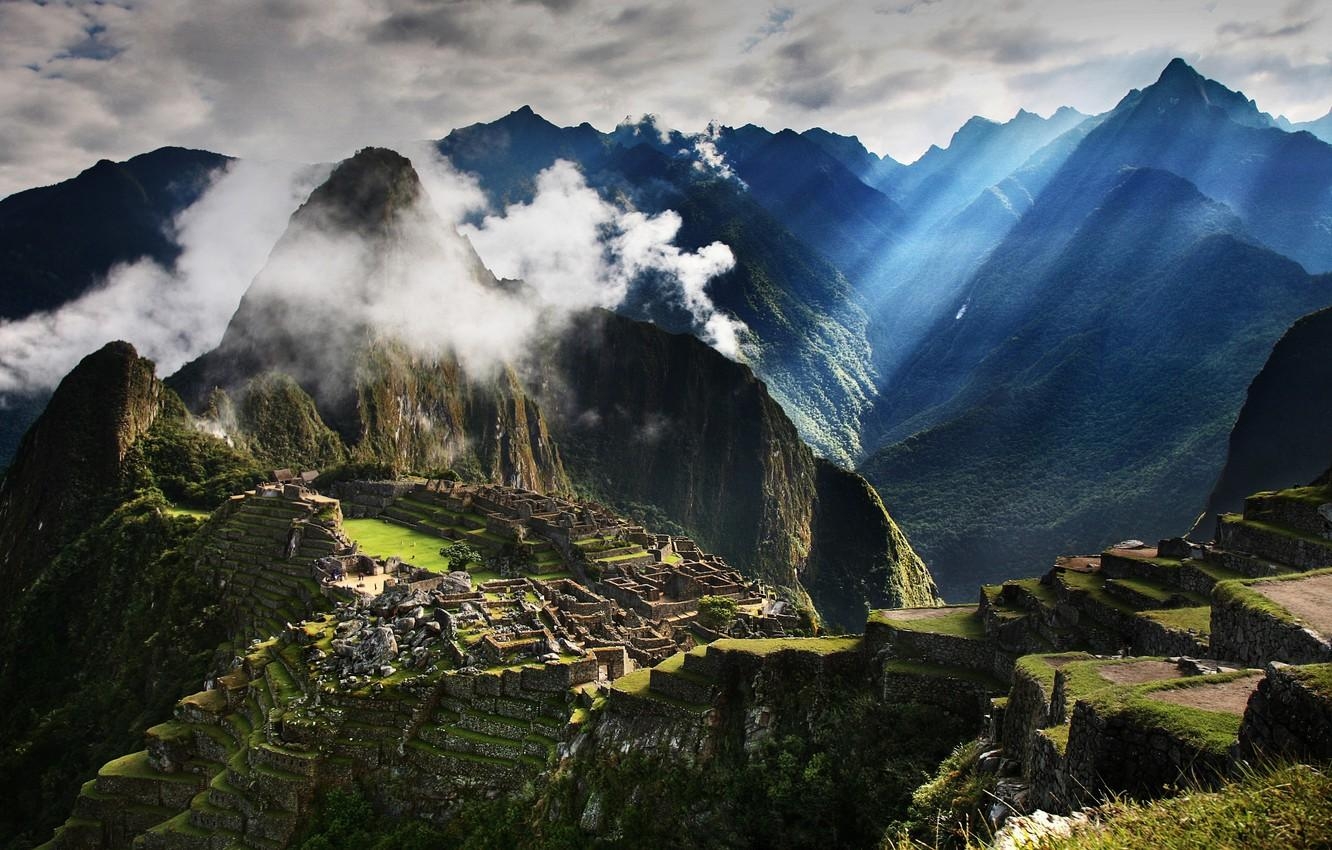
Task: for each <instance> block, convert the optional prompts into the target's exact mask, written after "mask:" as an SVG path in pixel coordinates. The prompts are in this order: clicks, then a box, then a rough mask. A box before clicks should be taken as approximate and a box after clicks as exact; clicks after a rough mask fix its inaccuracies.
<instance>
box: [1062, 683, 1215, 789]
mask: <svg viewBox="0 0 1332 850" xmlns="http://www.w3.org/2000/svg"><path fill="white" fill-rule="evenodd" d="M1065 766H1066V776H1065V779H1064V788H1065V789H1066V792H1067V796H1068V798H1069V802H1077V803H1084V804H1085V803H1092V802H1094V801H1096V800H1097V799H1098V798H1099V797H1101V796H1103V795H1104V794H1105V792H1107V791H1110V792H1115V793H1123V794H1127V795H1129V796H1131V797H1139V798H1152V797H1158V796H1160V795H1161V793H1162V791H1163V790H1164V789H1166V788H1170V787H1178V786H1181V785H1188V784H1190V783H1191V782H1198V783H1201V784H1203V785H1208V784H1212V783H1214V782H1216V781H1217V780H1218V779H1219V778H1220V777H1222V776H1224V775H1225V773H1226V770H1227V768H1228V755H1227V754H1226V753H1224V752H1214V751H1208V750H1200V749H1199V748H1198V747H1196V746H1193V745H1191V744H1189V743H1188V742H1186V741H1184V740H1181V739H1180V738H1179V737H1178V735H1177V734H1176V733H1175V732H1172V731H1171V730H1169V729H1166V728H1164V727H1163V726H1160V725H1157V724H1152V723H1146V724H1144V723H1143V722H1142V721H1141V720H1140V719H1139V718H1138V717H1137V716H1130V715H1128V714H1127V713H1125V712H1119V711H1114V710H1106V709H1103V708H1102V707H1100V706H1098V705H1097V704H1096V703H1094V702H1092V701H1088V700H1078V702H1077V703H1076V704H1075V705H1074V706H1073V716H1072V722H1071V725H1070V727H1069V734H1068V747H1067V750H1066V753H1065Z"/></svg>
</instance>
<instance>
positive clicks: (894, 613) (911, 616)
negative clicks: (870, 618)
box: [883, 607, 976, 620]
mask: <svg viewBox="0 0 1332 850" xmlns="http://www.w3.org/2000/svg"><path fill="white" fill-rule="evenodd" d="M975 613H976V609H975V608H974V607H949V608H893V609H890V610H887V611H884V612H883V616H884V617H886V618H887V619H889V620H933V619H934V618H935V617H946V616H948V615H950V614H975Z"/></svg>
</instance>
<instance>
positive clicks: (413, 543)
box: [342, 519, 464, 572]
mask: <svg viewBox="0 0 1332 850" xmlns="http://www.w3.org/2000/svg"><path fill="white" fill-rule="evenodd" d="M342 527H343V528H344V529H345V530H346V532H347V536H348V537H350V538H351V539H352V540H355V541H356V542H357V543H359V544H360V546H361V551H362V552H365V553H366V554H367V555H373V556H375V557H379V558H393V557H397V558H401V559H402V560H404V561H407V562H408V563H410V564H412V565H413V566H417V567H421V568H422V569H427V570H431V571H433V572H448V571H449V570H451V569H460V568H464V567H463V566H462V565H459V566H458V567H456V568H455V567H452V566H450V565H451V564H452V563H453V561H452V560H451V559H450V558H448V557H447V556H445V555H444V554H443V552H444V550H443V549H441V548H440V546H439V541H440V538H438V537H436V536H435V535H433V534H426V533H425V532H424V531H417V530H416V529H415V528H410V527H408V526H405V525H398V524H397V523H394V522H389V521H388V520H386V519H347V520H343V522H342Z"/></svg>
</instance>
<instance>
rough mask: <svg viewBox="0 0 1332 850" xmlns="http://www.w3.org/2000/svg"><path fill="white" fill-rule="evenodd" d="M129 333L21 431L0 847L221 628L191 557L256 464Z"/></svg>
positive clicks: (2, 682) (0, 661) (204, 660)
mask: <svg viewBox="0 0 1332 850" xmlns="http://www.w3.org/2000/svg"><path fill="white" fill-rule="evenodd" d="M184 416H185V413H184V409H183V407H182V406H181V404H180V401H179V400H178V399H175V398H174V396H173V395H172V394H171V392H170V391H169V390H167V389H165V388H164V387H163V386H162V384H161V383H159V382H158V381H157V379H156V378H155V377H154V376H153V364H152V363H151V362H150V361H147V360H144V359H142V358H140V357H138V355H137V354H136V352H135V351H134V349H133V348H132V347H130V346H129V345H127V344H126V343H112V344H109V345H107V346H106V347H105V348H103V349H102V350H100V351H98V352H96V353H94V354H91V355H89V356H88V357H87V358H85V359H84V360H83V362H82V363H80V364H79V366H78V367H76V368H75V370H74V371H73V372H71V373H70V374H69V376H67V377H66V378H65V380H64V381H62V382H61V384H60V386H59V387H58V388H57V389H56V391H55V394H54V396H53V397H52V399H51V404H50V405H49V406H48V408H47V410H46V412H45V413H44V414H43V415H42V417H41V418H40V419H39V420H38V421H37V423H36V424H35V425H34V426H33V428H32V430H31V431H30V432H29V433H28V435H27V437H26V438H25V439H24V441H23V445H22V448H21V449H20V451H19V454H18V457H17V459H16V462H15V464H14V466H13V467H11V468H10V470H9V473H8V475H7V476H6V479H5V482H4V485H3V489H2V490H0V499H3V502H2V505H3V507H2V508H0V540H3V541H4V542H3V547H4V552H5V561H4V576H3V578H4V581H5V585H6V587H8V588H9V592H8V593H6V594H5V596H4V600H3V603H0V604H2V605H3V611H4V616H3V617H0V691H2V692H3V693H4V694H5V699H4V700H0V739H3V740H4V741H5V742H6V746H5V748H4V751H3V753H0V793H3V794H4V795H5V798H6V799H7V800H8V801H9V804H8V805H6V806H5V807H4V809H3V814H0V846H4V847H7V848H11V847H12V848H21V847H30V846H32V845H33V844H35V843H37V842H38V841H40V840H42V839H43V838H44V836H46V835H49V833H50V830H51V828H52V827H53V826H54V825H55V824H56V823H58V822H59V820H60V818H61V815H60V812H61V811H62V810H66V809H68V808H69V806H70V804H71V803H72V801H73V798H74V795H75V793H76V792H77V791H78V786H79V783H80V782H81V781H83V780H84V779H86V778H87V777H88V775H89V774H90V773H91V772H92V771H93V769H94V768H95V767H96V766H97V765H99V764H101V763H102V762H104V761H107V760H108V759H111V758H113V757H115V756H116V755H118V754H119V753H123V752H125V751H126V749H128V748H129V747H130V746H131V744H132V742H133V741H134V740H135V738H136V737H137V735H138V732H139V730H140V729H142V728H143V726H144V725H145V724H146V723H149V722H153V721H155V720H156V719H160V718H161V717H163V716H164V715H165V714H166V713H167V711H168V710H169V708H170V706H171V704H172V703H173V702H174V701H175V700H176V699H177V698H178V697H179V694H180V693H181V691H182V690H183V689H190V690H192V689H193V687H197V683H198V682H199V681H200V680H201V679H202V678H203V676H204V675H205V674H206V673H207V670H208V665H209V663H210V660H211V659H212V656H213V652H214V651H215V650H216V649H217V648H218V645H219V644H220V643H221V641H222V640H223V639H224V637H225V632H223V631H222V630H221V629H220V627H219V623H218V620H217V615H218V611H217V608H216V607H215V601H216V600H215V595H214V594H213V593H211V592H210V589H209V588H208V587H207V584H206V582H205V581H204V579H203V577H202V575H200V574H198V573H196V572H195V571H194V569H193V568H192V563H191V560H190V559H189V558H188V557H187V556H186V554H185V552H186V550H187V548H188V545H189V540H190V538H191V536H192V534H193V532H194V529H196V528H197V527H198V521H197V520H196V519H193V518H192V517H188V516H184V515H181V514H180V513H178V512H177V511H176V510H175V509H174V508H173V507H172V506H171V505H170V503H169V502H168V500H167V496H168V495H169V496H170V498H171V499H173V500H176V501H184V502H187V503H189V504H192V505H195V506H196V507H211V506H212V505H215V504H216V503H217V502H218V501H220V500H221V498H223V497H224V495H225V494H227V493H229V492H232V491H234V490H236V489H240V488H244V487H245V486H247V485H248V484H250V483H251V482H252V481H253V480H254V475H253V473H252V467H253V466H254V462H253V460H252V459H250V458H248V457H246V456H245V455H243V454H241V453H239V452H237V451H235V450H233V449H231V448H230V447H228V446H227V445H226V444H225V443H223V442H222V441H221V440H219V439H217V438H214V437H210V436H208V435H206V434H203V433H201V432H199V431H196V430H194V428H193V427H192V426H191V425H190V424H189V423H188V422H187V421H186V420H185V419H184V418H183V417H184Z"/></svg>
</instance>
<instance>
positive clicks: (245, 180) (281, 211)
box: [0, 162, 327, 392]
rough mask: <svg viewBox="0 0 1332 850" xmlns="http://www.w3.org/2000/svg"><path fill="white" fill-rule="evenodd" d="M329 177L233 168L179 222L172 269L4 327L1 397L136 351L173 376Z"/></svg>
mask: <svg viewBox="0 0 1332 850" xmlns="http://www.w3.org/2000/svg"><path fill="white" fill-rule="evenodd" d="M326 173H327V168H326V167H324V168H318V167H296V166H292V165H289V164H275V163H263V162H233V163H232V164H230V165H229V166H227V167H226V168H225V170H222V171H220V172H219V173H218V175H217V176H216V177H215V178H214V180H213V183H212V185H211V186H210V187H209V188H208V190H207V191H206V192H205V193H204V194H203V196H202V197H201V198H200V199H199V200H198V201H197V202H196V203H195V204H193V205H192V206H190V207H188V208H187V209H185V210H184V211H183V212H181V214H180V215H179V216H178V217H177V219H176V221H175V222H174V223H173V230H174V235H175V239H176V241H177V243H178V244H179V245H180V246H181V249H182V253H181V255H180V257H179V258H178V259H177V261H176V264H175V267H174V268H170V269H168V268H164V267H163V266H161V265H159V264H158V263H156V262H154V261H152V260H149V259H143V260H139V261H137V262H134V263H131V264H128V265H122V266H117V267H115V268H113V269H112V270H111V272H110V273H109V274H108V275H107V277H106V280H105V281H104V282H103V283H102V284H101V285H99V286H97V287H95V288H94V289H92V290H90V291H89V292H87V293H85V294H84V295H82V296H80V297H79V298H77V299H75V300H74V301H71V302H69V303H67V304H64V305H62V306H61V307H59V308H57V309H55V310H51V311H47V312H43V313H37V314H34V315H32V316H28V317H25V318H23V319H20V320H17V321H4V322H0V392H40V391H43V390H47V389H50V388H52V387H54V386H55V384H56V383H58V382H59V380H60V379H61V378H62V377H63V376H64V375H65V374H66V373H67V372H68V371H69V370H70V369H71V368H72V367H73V366H74V364H76V363H77V362H78V361H79V360H80V359H82V358H83V357H84V356H85V355H87V354H88V353H89V352H92V351H94V350H96V349H98V348H100V347H101V346H102V345H103V344H105V343H106V342H108V341H110V340H113V339H124V340H128V341H129V342H131V343H133V344H134V346H135V348H137V349H138V350H139V353H140V354H142V355H144V356H145V357H150V358H152V359H153V360H155V361H156V362H157V366H158V371H159V374H169V373H170V372H172V371H174V370H175V369H176V368H178V367H179V366H181V365H182V364H184V363H185V362H186V361H188V360H190V359H192V358H194V357H197V356H198V355H199V354H201V353H203V352H204V351H207V350H208V349H210V348H212V347H213V346H215V345H216V344H217V343H218V340H220V339H221V337H222V332H223V330H224V329H225V328H226V325H227V321H228V320H229V319H230V318H231V315H232V313H233V312H235V309H236V305H237V303H238V302H239V301H240V298H241V295H242V294H243V293H244V292H245V289H246V287H248V286H249V285H250V281H251V280H253V279H254V276H255V274H256V273H257V272H258V271H259V269H260V268H262V266H263V264H264V261H265V259H266V258H267V256H268V252H269V250H270V249H271V248H272V247H273V243H274V242H275V241H276V240H277V238H278V236H279V235H281V233H282V231H283V229H284V228H285V227H286V224H287V219H288V217H289V216H290V215H291V213H292V210H294V209H295V208H296V206H297V205H298V204H299V203H300V202H301V200H302V199H303V198H304V197H305V196H306V195H307V194H308V193H309V191H310V190H311V189H312V188H313V186H314V185H315V184H316V183H317V182H318V181H319V180H321V179H322V178H323V176H324V175H325V174H326Z"/></svg>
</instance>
